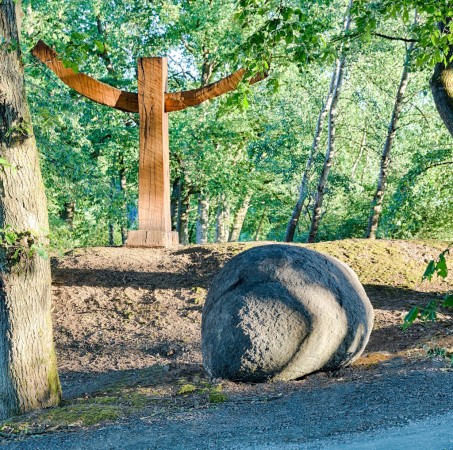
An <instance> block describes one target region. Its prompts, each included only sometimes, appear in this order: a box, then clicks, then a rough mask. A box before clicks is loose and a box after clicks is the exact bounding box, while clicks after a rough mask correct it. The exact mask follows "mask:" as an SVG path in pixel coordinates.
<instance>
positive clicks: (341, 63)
mask: <svg viewBox="0 0 453 450" xmlns="http://www.w3.org/2000/svg"><path fill="white" fill-rule="evenodd" d="M351 7H352V0H350V1H349V7H348V13H347V16H346V20H345V25H344V30H345V31H348V30H349V29H350V28H351V16H350V10H351ZM345 62H346V57H345V56H344V55H341V56H340V58H339V59H338V61H337V65H336V80H335V87H334V93H333V98H332V104H331V106H330V111H329V124H328V137H327V151H326V158H325V160H324V166H323V168H322V172H321V176H320V177H319V182H318V188H317V191H316V197H315V203H314V205H313V215H312V219H311V226H310V231H309V234H308V242H315V239H316V235H317V233H318V228H319V224H320V222H321V218H322V215H323V214H322V204H323V201H324V194H325V190H326V186H327V180H328V179H329V173H330V169H331V167H332V163H333V160H334V158H335V151H336V147H335V131H336V119H337V106H338V100H339V98H340V93H341V88H342V87H343V78H344V68H345Z"/></svg>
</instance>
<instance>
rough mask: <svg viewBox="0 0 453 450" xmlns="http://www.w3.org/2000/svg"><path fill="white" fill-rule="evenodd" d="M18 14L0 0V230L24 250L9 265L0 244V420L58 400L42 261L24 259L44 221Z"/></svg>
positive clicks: (9, 1) (42, 235)
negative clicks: (3, 161)
mask: <svg viewBox="0 0 453 450" xmlns="http://www.w3.org/2000/svg"><path fill="white" fill-rule="evenodd" d="M21 14H22V12H21V4H20V1H14V0H3V1H2V2H0V36H1V38H2V44H1V45H0V156H1V157H2V158H4V159H6V160H7V161H9V162H10V163H11V164H12V165H13V166H14V167H15V170H11V169H9V168H7V167H2V168H0V227H1V228H2V229H5V228H10V230H14V231H15V232H16V233H18V235H20V236H22V238H21V239H20V241H17V242H16V244H17V245H19V246H21V247H22V248H23V249H24V255H23V258H21V261H20V262H19V263H17V261H16V262H15V260H14V257H11V251H10V250H8V249H6V247H5V242H4V241H3V242H1V243H0V245H1V248H0V264H1V269H0V420H1V419H5V418H7V417H10V416H12V415H15V414H21V413H24V412H26V411H29V410H32V409H36V408H45V407H49V406H53V405H57V404H58V403H59V402H60V400H61V388H60V382H59V378H58V372H57V364H56V356H55V350H54V344H53V332H52V317H51V290H50V287H51V286H50V283H51V282H50V263H49V260H48V259H44V258H42V257H40V256H38V254H37V253H34V254H33V255H32V256H29V255H28V256H27V253H28V251H29V250H30V245H31V244H32V242H33V241H34V242H35V243H40V244H43V245H47V233H48V227H49V226H48V218H47V204H46V198H45V194H44V186H43V183H42V178H41V170H40V167H39V158H38V152H37V149H36V143H35V138H34V135H33V130H32V126H31V118H30V114H29V110H28V104H27V100H26V95H25V87H24V74H23V63H22V61H21V53H20V45H18V43H19V36H20V22H19V20H20V17H21ZM32 233H33V235H34V237H30V236H32ZM25 236H29V237H28V238H26V237H25Z"/></svg>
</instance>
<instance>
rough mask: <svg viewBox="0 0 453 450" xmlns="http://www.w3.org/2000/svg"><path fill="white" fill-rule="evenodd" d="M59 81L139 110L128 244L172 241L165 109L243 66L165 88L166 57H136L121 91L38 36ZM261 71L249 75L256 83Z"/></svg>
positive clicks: (210, 89)
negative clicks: (134, 74) (188, 85)
mask: <svg viewBox="0 0 453 450" xmlns="http://www.w3.org/2000/svg"><path fill="white" fill-rule="evenodd" d="M0 3H1V0H0ZM32 53H33V55H34V56H35V57H36V58H38V59H39V60H40V61H42V62H43V63H44V64H46V65H47V66H48V67H49V68H50V69H51V70H52V71H53V72H54V73H55V74H56V75H57V76H58V77H59V78H60V79H61V80H62V81H63V82H64V83H66V84H67V85H68V86H69V87H70V88H72V89H74V90H76V91H77V92H78V93H79V94H81V95H83V96H85V97H86V98H89V99H90V100H93V101H95V102H97V103H100V104H101V105H105V106H109V107H111V108H116V109H119V110H120V111H125V112H130V113H137V112H138V113H139V115H140V155H139V161H140V162H139V171H138V172H139V181H138V222H139V227H138V228H139V229H138V230H135V231H130V232H129V236H128V240H127V245H128V246H130V247H171V246H173V245H178V233H176V232H172V231H171V220H170V173H169V172H170V169H169V148H168V113H169V112H172V111H181V110H183V109H185V108H188V107H190V106H197V105H199V104H201V103H203V102H205V101H206V100H209V99H212V98H215V97H218V96H219V95H222V94H225V93H227V92H230V91H232V90H234V89H236V87H237V86H238V84H239V83H240V82H241V80H242V79H243V77H244V75H245V73H246V70H245V69H244V68H241V69H239V70H237V71H236V72H234V73H232V74H231V75H228V76H227V77H225V78H222V79H221V80H219V81H216V82H215V83H211V84H208V85H206V86H203V87H201V88H199V89H192V90H189V91H180V92H166V90H167V60H166V58H141V59H139V61H138V94H135V93H133V92H126V91H121V90H120V89H117V88H115V87H113V86H109V85H108V84H105V83H101V82H100V81H97V80H95V79H94V78H91V77H89V76H88V75H85V74H84V73H81V72H77V73H75V72H74V71H73V70H71V69H69V68H67V67H65V66H64V64H63V63H62V61H61V60H60V59H59V58H58V55H57V54H56V53H55V51H54V50H52V49H51V48H50V47H49V46H48V45H46V44H45V43H44V42H43V41H39V42H38V43H37V44H36V45H35V46H34V47H33V49H32ZM266 76H267V75H266V74H259V75H257V76H255V77H254V78H252V79H251V80H249V83H250V84H253V83H256V82H258V81H260V80H262V79H263V78H265V77H266Z"/></svg>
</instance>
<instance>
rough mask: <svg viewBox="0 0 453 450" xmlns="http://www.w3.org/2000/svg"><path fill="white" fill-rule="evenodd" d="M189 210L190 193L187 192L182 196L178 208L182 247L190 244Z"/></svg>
mask: <svg viewBox="0 0 453 450" xmlns="http://www.w3.org/2000/svg"><path fill="white" fill-rule="evenodd" d="M189 208H190V191H185V192H183V193H182V194H181V196H180V202H179V208H178V226H177V229H178V233H179V243H180V244H182V245H188V244H189Z"/></svg>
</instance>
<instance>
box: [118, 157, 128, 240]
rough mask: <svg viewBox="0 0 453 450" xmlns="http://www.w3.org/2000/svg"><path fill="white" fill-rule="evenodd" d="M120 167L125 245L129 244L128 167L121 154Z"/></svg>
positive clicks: (122, 228) (122, 234)
mask: <svg viewBox="0 0 453 450" xmlns="http://www.w3.org/2000/svg"><path fill="white" fill-rule="evenodd" d="M119 159H120V169H119V171H118V175H119V178H120V190H121V194H122V199H123V222H122V225H121V243H122V244H123V245H126V244H127V228H128V226H127V222H128V220H127V179H126V169H125V167H124V156H123V155H120V158H119Z"/></svg>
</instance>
